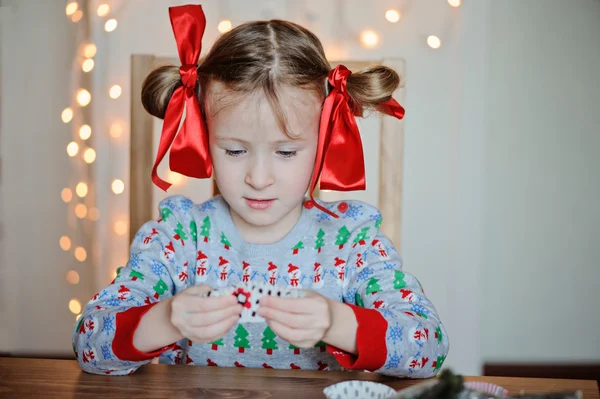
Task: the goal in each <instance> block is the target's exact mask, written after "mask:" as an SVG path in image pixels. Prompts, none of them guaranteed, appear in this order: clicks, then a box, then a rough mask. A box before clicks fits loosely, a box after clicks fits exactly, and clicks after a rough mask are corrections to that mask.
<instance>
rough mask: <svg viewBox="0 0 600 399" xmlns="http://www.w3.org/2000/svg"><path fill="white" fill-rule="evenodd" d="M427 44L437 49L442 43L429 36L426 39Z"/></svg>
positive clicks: (435, 37)
mask: <svg viewBox="0 0 600 399" xmlns="http://www.w3.org/2000/svg"><path fill="white" fill-rule="evenodd" d="M427 44H428V45H429V47H431V48H433V49H438V48H440V46H441V45H442V41H441V40H440V38H439V37H437V36H435V35H431V36H429V37H428V38H427Z"/></svg>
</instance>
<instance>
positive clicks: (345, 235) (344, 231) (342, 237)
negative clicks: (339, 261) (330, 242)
mask: <svg viewBox="0 0 600 399" xmlns="http://www.w3.org/2000/svg"><path fill="white" fill-rule="evenodd" d="M349 238H350V231H349V230H348V228H347V227H346V226H342V228H340V229H339V230H338V234H337V236H336V237H335V245H337V246H338V249H340V250H341V249H343V248H344V245H346V243H347V242H348V239H349Z"/></svg>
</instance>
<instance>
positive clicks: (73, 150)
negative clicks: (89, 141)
mask: <svg viewBox="0 0 600 399" xmlns="http://www.w3.org/2000/svg"><path fill="white" fill-rule="evenodd" d="M78 151H79V145H77V143H76V142H74V141H71V142H70V143H69V144H68V145H67V154H69V156H70V157H74V156H75V155H77V152H78Z"/></svg>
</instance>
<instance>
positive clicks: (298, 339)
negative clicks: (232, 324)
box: [258, 291, 333, 348]
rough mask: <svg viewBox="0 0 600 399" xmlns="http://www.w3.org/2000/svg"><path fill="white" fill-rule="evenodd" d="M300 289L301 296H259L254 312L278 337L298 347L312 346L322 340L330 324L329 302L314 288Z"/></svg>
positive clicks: (330, 305) (329, 300) (330, 306)
mask: <svg viewBox="0 0 600 399" xmlns="http://www.w3.org/2000/svg"><path fill="white" fill-rule="evenodd" d="M304 293H305V294H306V297H303V298H280V297H273V296H263V297H262V298H260V307H259V308H258V314H259V315H260V316H262V317H264V318H265V320H266V321H267V323H268V324H269V326H270V327H271V329H272V330H273V332H274V333H275V334H277V335H278V336H279V337H281V338H282V339H284V340H286V341H287V342H289V343H290V344H292V345H294V346H297V347H299V348H312V347H313V346H315V344H316V343H317V342H319V341H325V340H326V335H327V333H328V331H329V329H330V328H331V325H332V319H333V316H332V304H331V299H328V298H325V297H324V296H321V295H319V294H317V293H316V292H314V291H304ZM325 342H326V341H325Z"/></svg>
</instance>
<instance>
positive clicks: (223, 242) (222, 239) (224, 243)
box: [221, 232, 231, 251]
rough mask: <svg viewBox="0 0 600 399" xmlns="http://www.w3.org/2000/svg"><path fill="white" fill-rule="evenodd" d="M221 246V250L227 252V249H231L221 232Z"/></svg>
mask: <svg viewBox="0 0 600 399" xmlns="http://www.w3.org/2000/svg"><path fill="white" fill-rule="evenodd" d="M221 244H223V248H225V249H226V250H228V251H229V248H231V243H230V242H229V240H228V239H227V236H226V235H225V233H223V232H222V233H221Z"/></svg>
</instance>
